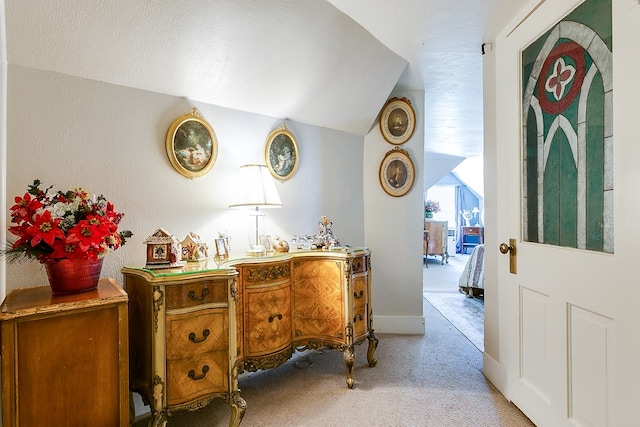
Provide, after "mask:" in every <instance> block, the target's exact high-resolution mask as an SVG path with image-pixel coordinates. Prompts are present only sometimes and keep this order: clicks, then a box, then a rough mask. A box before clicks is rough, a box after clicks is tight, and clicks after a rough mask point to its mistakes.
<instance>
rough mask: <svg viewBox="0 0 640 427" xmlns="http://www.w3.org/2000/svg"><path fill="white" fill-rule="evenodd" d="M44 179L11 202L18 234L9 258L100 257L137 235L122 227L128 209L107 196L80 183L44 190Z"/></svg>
mask: <svg viewBox="0 0 640 427" xmlns="http://www.w3.org/2000/svg"><path fill="white" fill-rule="evenodd" d="M41 184H42V183H41V182H40V180H37V179H36V180H35V181H33V184H31V185H29V186H28V187H27V192H26V193H25V194H24V196H22V197H20V196H17V197H16V198H15V205H13V206H12V207H11V222H12V223H13V224H16V225H14V226H12V227H9V232H11V233H12V234H15V235H16V236H18V239H17V240H16V241H15V242H12V243H11V242H10V243H9V245H8V247H7V249H6V250H5V253H6V255H7V258H8V260H9V261H22V260H25V259H37V260H39V261H40V262H41V263H45V262H47V261H53V260H56V259H69V260H80V259H83V260H97V259H98V258H101V257H103V256H104V255H105V254H106V253H108V252H109V251H111V250H116V249H118V248H119V247H120V246H122V245H124V244H125V242H126V239H127V238H129V237H131V236H132V235H133V234H132V233H131V231H128V230H124V231H120V232H118V225H119V223H120V220H121V219H122V217H123V215H124V214H122V213H118V212H116V211H115V210H114V207H113V204H111V202H109V201H108V200H107V199H105V197H104V196H102V195H100V196H97V197H96V196H95V195H92V194H89V193H87V192H86V191H84V190H82V189H81V188H76V189H74V190H72V191H67V192H62V191H58V192H56V193H53V192H51V189H52V188H53V186H50V187H48V188H46V189H45V190H42V189H40V185H41Z"/></svg>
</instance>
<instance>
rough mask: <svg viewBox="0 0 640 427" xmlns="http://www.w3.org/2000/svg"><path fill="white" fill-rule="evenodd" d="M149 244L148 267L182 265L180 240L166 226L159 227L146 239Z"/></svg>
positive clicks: (183, 263)
mask: <svg viewBox="0 0 640 427" xmlns="http://www.w3.org/2000/svg"><path fill="white" fill-rule="evenodd" d="M144 243H145V244H146V245H147V265H146V267H147V268H168V267H180V266H183V265H185V262H183V261H182V260H180V259H179V257H180V255H181V254H180V252H181V251H180V242H179V241H178V240H177V239H176V238H175V237H174V236H173V235H172V234H170V233H169V232H168V231H167V230H165V229H164V228H158V229H157V230H156V231H155V232H154V233H153V234H152V235H151V236H149V237H147V239H146V240H145V241H144Z"/></svg>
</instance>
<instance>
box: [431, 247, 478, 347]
mask: <svg viewBox="0 0 640 427" xmlns="http://www.w3.org/2000/svg"><path fill="white" fill-rule="evenodd" d="M470 260H471V255H470V254H456V253H454V254H453V255H450V256H449V263H445V264H442V263H441V261H440V258H434V257H430V256H428V257H427V258H426V264H425V266H424V267H423V275H422V292H423V295H424V298H425V299H426V300H427V302H428V303H429V304H431V305H432V306H433V307H434V308H435V309H436V310H438V311H439V312H440V314H442V315H443V316H444V317H445V318H446V319H447V320H448V321H449V323H451V325H452V326H453V327H454V328H456V329H458V330H459V331H460V332H461V333H462V334H463V335H464V336H465V337H467V339H468V340H469V341H471V343H472V344H473V345H474V346H476V347H477V348H478V350H480V351H481V352H484V295H482V294H479V295H477V296H474V297H470V296H468V294H465V293H463V292H461V289H460V287H459V282H460V277H461V275H462V274H463V271H464V269H465V266H466V265H467V264H468V263H469V261H470Z"/></svg>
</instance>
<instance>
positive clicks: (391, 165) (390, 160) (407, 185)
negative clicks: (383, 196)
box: [379, 147, 416, 197]
mask: <svg viewBox="0 0 640 427" xmlns="http://www.w3.org/2000/svg"><path fill="white" fill-rule="evenodd" d="M379 176H380V185H381V186H382V189H383V190H384V191H385V192H386V193H387V194H388V195H390V196H393V197H402V196H404V195H405V194H407V193H408V192H409V190H411V187H413V182H414V180H415V176H416V171H415V168H414V166H413V161H412V160H411V157H409V153H407V152H406V151H405V150H403V149H401V148H398V147H396V148H394V149H393V150H391V151H388V152H387V154H385V155H384V158H383V159H382V163H380V172H379Z"/></svg>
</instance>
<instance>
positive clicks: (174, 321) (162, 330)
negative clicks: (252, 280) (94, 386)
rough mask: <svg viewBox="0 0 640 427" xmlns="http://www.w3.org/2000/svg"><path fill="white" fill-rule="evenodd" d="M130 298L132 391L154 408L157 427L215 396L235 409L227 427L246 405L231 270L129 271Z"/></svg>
mask: <svg viewBox="0 0 640 427" xmlns="http://www.w3.org/2000/svg"><path fill="white" fill-rule="evenodd" d="M122 273H123V276H124V285H125V289H126V290H127V292H128V293H129V320H130V323H129V324H130V328H129V339H130V346H129V359H130V388H131V390H132V391H136V392H138V393H140V395H141V396H142V399H143V401H144V402H145V403H146V404H148V405H150V407H151V412H152V414H153V419H152V425H153V426H161V425H165V424H166V422H167V416H168V415H169V413H170V412H172V411H176V410H181V409H189V410H195V409H198V408H200V407H202V406H204V405H206V404H208V403H209V402H211V401H212V400H213V399H214V398H216V397H221V398H223V399H225V400H227V401H228V402H229V404H230V405H231V419H230V421H229V425H230V426H237V425H239V424H240V421H241V420H242V417H243V416H244V412H245V408H246V404H245V402H244V400H243V399H242V398H241V397H240V394H239V391H238V381H237V373H238V369H237V364H236V361H237V351H236V348H237V345H236V337H237V330H236V319H237V317H236V293H237V290H236V276H237V274H238V273H237V272H236V271H235V270H234V269H207V268H203V264H198V265H189V266H188V267H185V268H184V269H169V270H145V269H141V268H124V269H123V270H122Z"/></svg>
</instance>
